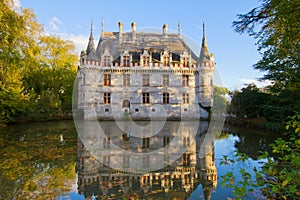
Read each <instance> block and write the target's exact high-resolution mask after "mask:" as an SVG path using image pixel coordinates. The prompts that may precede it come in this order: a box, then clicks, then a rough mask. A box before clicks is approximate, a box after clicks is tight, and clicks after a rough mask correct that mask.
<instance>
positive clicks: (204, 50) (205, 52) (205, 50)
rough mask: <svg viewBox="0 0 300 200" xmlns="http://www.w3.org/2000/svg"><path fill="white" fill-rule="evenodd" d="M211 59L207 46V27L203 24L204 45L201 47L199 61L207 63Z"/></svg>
mask: <svg viewBox="0 0 300 200" xmlns="http://www.w3.org/2000/svg"><path fill="white" fill-rule="evenodd" d="M209 57H210V56H209V51H208V47H207V44H206V35H205V26H204V22H203V38H202V45H201V51H200V56H199V60H200V62H205V61H208V60H209Z"/></svg>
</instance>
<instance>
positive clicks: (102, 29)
mask: <svg viewBox="0 0 300 200" xmlns="http://www.w3.org/2000/svg"><path fill="white" fill-rule="evenodd" d="M103 32H104V18H103V17H102V22H101V33H103Z"/></svg>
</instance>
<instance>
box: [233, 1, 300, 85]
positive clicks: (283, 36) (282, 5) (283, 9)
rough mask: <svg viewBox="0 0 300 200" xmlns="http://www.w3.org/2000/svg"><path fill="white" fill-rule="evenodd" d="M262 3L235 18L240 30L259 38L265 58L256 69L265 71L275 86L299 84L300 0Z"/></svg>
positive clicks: (238, 30) (236, 28)
mask: <svg viewBox="0 0 300 200" xmlns="http://www.w3.org/2000/svg"><path fill="white" fill-rule="evenodd" d="M261 2H262V4H261V6H259V7H257V8H254V9H252V10H251V11H250V12H248V13H246V14H240V15H238V20H237V21H234V22H233V25H234V27H235V30H236V31H237V32H239V33H245V32H246V33H248V34H249V35H251V36H254V37H255V38H256V39H257V44H258V50H259V51H260V52H261V53H262V58H261V60H260V61H258V63H256V64H255V65H254V67H255V69H259V70H262V71H266V72H267V73H266V75H265V76H264V78H265V79H269V80H274V81H275V84H276V86H279V87H283V86H294V84H296V85H298V86H299V80H300V79H299V78H300V71H299V70H298V69H299V63H300V37H299V35H300V1H299V0H289V1H286V0H261Z"/></svg>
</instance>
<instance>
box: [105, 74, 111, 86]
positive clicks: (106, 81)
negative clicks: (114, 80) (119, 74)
mask: <svg viewBox="0 0 300 200" xmlns="http://www.w3.org/2000/svg"><path fill="white" fill-rule="evenodd" d="M110 84H111V76H110V74H104V86H110Z"/></svg>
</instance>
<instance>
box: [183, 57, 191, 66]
mask: <svg viewBox="0 0 300 200" xmlns="http://www.w3.org/2000/svg"><path fill="white" fill-rule="evenodd" d="M182 66H183V67H189V58H182Z"/></svg>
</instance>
